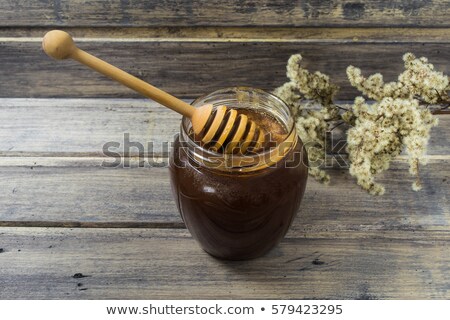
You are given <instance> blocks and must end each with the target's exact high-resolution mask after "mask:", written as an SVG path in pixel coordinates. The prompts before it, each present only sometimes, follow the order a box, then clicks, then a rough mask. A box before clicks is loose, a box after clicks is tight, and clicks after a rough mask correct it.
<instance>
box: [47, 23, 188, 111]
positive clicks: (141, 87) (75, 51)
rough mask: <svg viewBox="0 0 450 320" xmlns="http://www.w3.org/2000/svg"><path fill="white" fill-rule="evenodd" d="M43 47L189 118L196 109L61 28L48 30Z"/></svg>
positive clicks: (53, 56)
mask: <svg viewBox="0 0 450 320" xmlns="http://www.w3.org/2000/svg"><path fill="white" fill-rule="evenodd" d="M42 48H43V49H44V51H45V53H47V55H49V56H50V57H52V58H55V59H58V60H61V59H67V58H71V59H74V60H76V61H78V62H80V63H82V64H84V65H86V66H88V67H90V68H92V69H94V70H95V71H98V72H100V73H102V74H104V75H105V76H107V77H109V78H111V79H113V80H116V81H117V82H120V83H122V84H123V85H125V86H127V87H128V88H130V89H133V90H134V91H137V92H139V93H140V94H142V95H144V96H146V97H148V98H151V99H153V100H155V101H156V102H158V103H160V104H162V105H164V106H166V107H168V108H170V109H172V110H174V111H176V112H178V113H180V114H182V115H184V116H186V117H188V118H192V116H193V115H194V113H195V111H196V109H195V108H194V107H193V106H191V105H190V104H188V103H186V102H184V101H182V100H180V99H178V98H175V97H174V96H172V95H170V94H168V93H167V92H165V91H162V90H161V89H158V88H156V87H154V86H152V85H151V84H149V83H147V82H145V81H142V80H141V79H138V78H136V77H135V76H132V75H131V74H129V73H127V72H125V71H123V70H121V69H119V68H117V67H115V66H113V65H110V64H109V63H107V62H105V61H103V60H101V59H99V58H97V57H94V56H93V55H91V54H89V53H87V52H86V51H83V50H81V49H79V48H78V47H77V46H76V45H75V42H74V41H73V39H72V37H71V36H70V35H69V34H68V33H67V32H64V31H61V30H53V31H49V32H47V34H46V35H45V36H44V39H43V40H42Z"/></svg>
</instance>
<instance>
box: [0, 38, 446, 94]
mask: <svg viewBox="0 0 450 320" xmlns="http://www.w3.org/2000/svg"><path fill="white" fill-rule="evenodd" d="M35 40H38V41H35ZM449 46H450V44H449V43H438V42H436V43H429V42H428V43H420V42H411V43H409V42H408V43H396V42H385V43H365V42H357V43H352V42H351V41H350V42H348V41H344V42H340V41H332V42H329V41H325V42H312V43H311V42H308V41H303V42H302V41H298V42H287V43H283V44H280V43H279V42H267V41H264V42H249V41H245V42H236V41H234V42H214V41H210V42H198V41H197V42H192V41H186V42H183V41H172V42H171V41H163V42H161V41H154V40H151V39H150V40H149V39H144V40H143V41H139V40H135V41H131V40H127V41H107V40H105V39H103V40H99V39H92V41H85V42H83V43H80V47H81V48H82V49H85V50H86V51H88V52H90V53H92V54H94V55H97V56H98V57H100V58H102V59H104V60H106V61H108V62H110V63H111V64H114V65H117V66H118V67H120V68H122V69H124V70H126V71H128V72H130V73H131V74H133V75H135V76H137V77H139V78H141V79H143V80H145V81H148V82H150V83H151V84H153V85H155V86H157V87H160V88H161V89H163V90H166V91H168V92H170V93H172V94H174V95H176V96H179V97H190V98H192V97H196V96H199V95H202V94H205V93H208V92H211V91H214V90H216V89H219V88H224V87H228V86H239V85H241V86H253V87H260V88H262V89H266V90H273V89H274V88H276V87H278V86H279V85H281V84H283V83H284V82H286V81H287V78H286V76H285V73H286V72H285V68H286V62H287V60H288V58H289V56H290V55H292V54H294V53H299V52H300V53H302V54H303V56H304V65H305V67H307V68H308V69H310V70H311V71H314V70H319V71H322V72H325V73H328V74H330V75H331V78H332V80H333V81H334V82H335V83H336V84H338V85H339V86H340V87H341V90H340V93H339V95H338V96H337V98H338V99H344V100H345V99H349V100H351V99H353V98H354V97H355V96H356V95H357V94H358V92H357V91H356V89H354V88H352V87H351V86H350V84H349V83H348V80H347V79H346V75H345V69H346V68H347V66H348V65H350V64H353V65H356V66H360V67H362V68H363V72H364V74H370V73H375V72H381V73H382V74H384V75H385V79H386V80H387V81H390V80H394V79H395V78H396V77H397V75H398V74H399V73H400V72H401V71H402V70H403V63H402V60H401V57H402V55H403V54H404V53H405V52H407V51H412V52H414V53H415V54H417V55H424V56H426V57H428V58H429V60H430V61H431V62H432V63H434V64H435V66H436V68H437V69H438V70H441V71H443V72H446V73H448V72H449V69H448V68H449V65H448V61H449V59H450V50H448V49H449ZM0 48H1V50H0V61H2V63H4V64H5V65H8V68H1V69H0V80H1V82H2V86H1V87H0V97H19V98H20V97H65V98H69V97H138V95H137V94H136V93H134V92H133V91H131V90H130V89H128V88H126V87H124V86H121V85H119V84H116V83H114V82H112V81H111V80H109V79H106V78H105V77H103V76H102V75H100V74H97V73H95V72H93V71H91V70H88V69H87V68H86V67H84V66H81V65H79V64H78V63H76V62H73V61H58V62H55V61H53V60H52V59H50V58H49V57H47V56H46V55H45V54H44V53H43V52H42V49H41V44H40V39H31V40H30V41H27V39H23V40H21V41H10V40H9V39H3V40H2V41H0Z"/></svg>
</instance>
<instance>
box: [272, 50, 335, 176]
mask: <svg viewBox="0 0 450 320" xmlns="http://www.w3.org/2000/svg"><path fill="white" fill-rule="evenodd" d="M301 61H302V56H301V55H300V54H296V55H293V56H291V57H290V58H289V61H288V64H287V74H286V75H287V77H288V78H289V80H290V81H289V82H287V83H285V84H284V85H282V86H281V87H279V88H277V89H275V91H274V94H275V95H277V96H279V97H280V98H281V99H283V100H284V101H285V102H286V103H287V104H288V105H289V106H290V107H291V109H292V110H293V113H294V116H295V117H296V119H297V121H296V128H297V132H298V134H299V136H300V138H301V139H302V141H303V143H304V144H305V146H306V147H307V153H308V160H309V163H310V170H309V174H310V175H312V176H313V177H314V178H316V180H318V181H320V182H323V183H328V182H329V181H330V176H329V175H328V174H327V173H326V172H325V171H324V170H322V169H320V168H319V165H318V164H319V162H320V161H323V159H325V150H326V138H325V137H326V132H327V130H328V123H329V122H330V121H331V120H334V119H335V118H336V117H338V116H339V109H338V108H337V107H336V106H335V105H333V98H334V95H335V94H336V93H337V91H338V90H339V88H338V87H337V86H336V85H333V84H331V82H330V78H329V77H328V76H327V75H325V74H323V73H321V72H319V71H316V72H314V73H310V72H309V71H308V70H306V69H304V68H303V67H302V66H301ZM304 98H305V99H308V100H312V101H315V102H317V103H319V104H320V105H321V106H322V108H321V109H320V110H318V111H317V110H307V108H306V106H307V105H305V104H302V103H301V102H302V100H303V99H304Z"/></svg>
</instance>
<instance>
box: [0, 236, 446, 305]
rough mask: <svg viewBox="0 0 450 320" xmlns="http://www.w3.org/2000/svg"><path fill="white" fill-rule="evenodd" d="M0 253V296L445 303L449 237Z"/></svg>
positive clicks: (23, 248) (85, 244)
mask: <svg viewBox="0 0 450 320" xmlns="http://www.w3.org/2000/svg"><path fill="white" fill-rule="evenodd" d="M0 246H1V247H2V248H3V252H2V253H0V270H2V276H1V277H0V299H143V298H145V299H186V298H189V299H210V298H211V297H214V298H216V299H231V298H234V299H248V298H252V299H279V298H280V297H282V298H283V299H448V298H450V292H449V287H450V269H449V265H450V246H449V241H448V231H447V235H446V236H445V237H444V238H443V239H434V240H433V241H423V240H415V239H414V238H411V239H409V240H407V241H405V240H395V239H380V238H373V237H372V235H366V236H363V237H361V238H359V239H346V238H343V237H337V238H331V239H315V238H309V237H308V238H298V237H288V238H286V239H285V240H284V241H283V242H282V243H281V244H280V245H279V246H278V247H276V248H275V249H274V250H273V251H271V252H270V253H269V254H268V255H267V256H265V257H264V258H261V259H256V260H252V261H244V262H226V261H220V260H216V259H214V258H211V257H210V256H208V255H207V254H206V253H204V252H203V251H202V250H201V249H199V247H198V246H197V244H196V243H195V242H194V240H192V239H191V238H190V236H189V234H188V232H187V231H185V230H160V229H159V230H158V229H68V228H1V229H0ZM161 248H164V250H161ZM76 273H81V274H82V275H84V276H85V277H83V278H78V279H75V278H73V276H74V274H76Z"/></svg>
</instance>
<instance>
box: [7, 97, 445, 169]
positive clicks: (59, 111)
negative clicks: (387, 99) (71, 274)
mask: <svg viewBox="0 0 450 320" xmlns="http://www.w3.org/2000/svg"><path fill="white" fill-rule="evenodd" d="M186 101H189V100H186ZM342 105H343V107H348V105H347V104H345V102H343V103H342ZM439 120H440V124H439V126H437V127H435V128H433V129H432V131H431V139H430V144H429V149H428V154H429V155H433V156H439V155H450V146H449V144H448V141H449V140H450V130H448V128H449V127H450V116H449V115H439ZM0 123H1V126H0V156H15V157H18V156H27V157H37V156H42V157H68V156H71V157H78V158H86V157H91V158H93V159H90V160H86V159H84V160H85V161H84V160H83V159H82V160H83V163H84V165H86V164H87V163H90V165H100V164H101V163H102V161H103V160H104V159H101V158H102V157H103V155H102V147H103V145H104V144H105V143H107V142H109V141H116V142H119V143H120V144H121V146H120V147H119V148H117V149H116V148H111V150H112V151H117V152H120V153H123V145H124V139H125V136H124V134H125V133H129V140H130V141H135V142H140V143H141V144H142V145H144V146H145V149H144V151H145V153H149V152H150V151H152V152H150V153H151V154H152V155H154V156H156V157H161V156H166V155H167V152H166V151H167V148H168V147H169V144H168V143H170V142H172V141H173V140H174V136H175V135H176V134H177V133H178V132H179V130H180V129H179V125H180V116H179V115H178V114H176V113H174V112H171V111H170V110H167V109H166V108H164V107H162V106H159V105H158V104H157V103H155V102H152V101H150V100H145V99H0ZM341 138H342V135H341V134H340V133H339V131H338V130H335V136H334V137H333V139H334V141H336V143H335V146H336V148H335V150H334V152H339V153H343V152H344V149H343V148H341V147H342V144H338V141H339V140H340V139H341ZM149 142H153V145H152V148H153V149H152V148H150V147H149V145H148V143H149ZM128 154H130V155H132V156H137V155H138V152H137V149H136V148H131V149H130V150H129V152H128ZM23 161H26V160H23ZM48 161H49V160H45V159H37V162H38V163H39V165H45V164H46V163H48ZM77 161H78V160H77ZM86 161H87V162H86ZM33 162H34V161H33ZM33 162H30V161H27V162H23V163H22V165H30V166H31V165H33ZM0 165H8V163H7V162H5V159H2V158H0ZM9 165H21V164H20V163H17V162H16V163H10V164H9ZM52 165H56V164H55V163H53V164H52ZM79 165H81V164H79Z"/></svg>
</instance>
